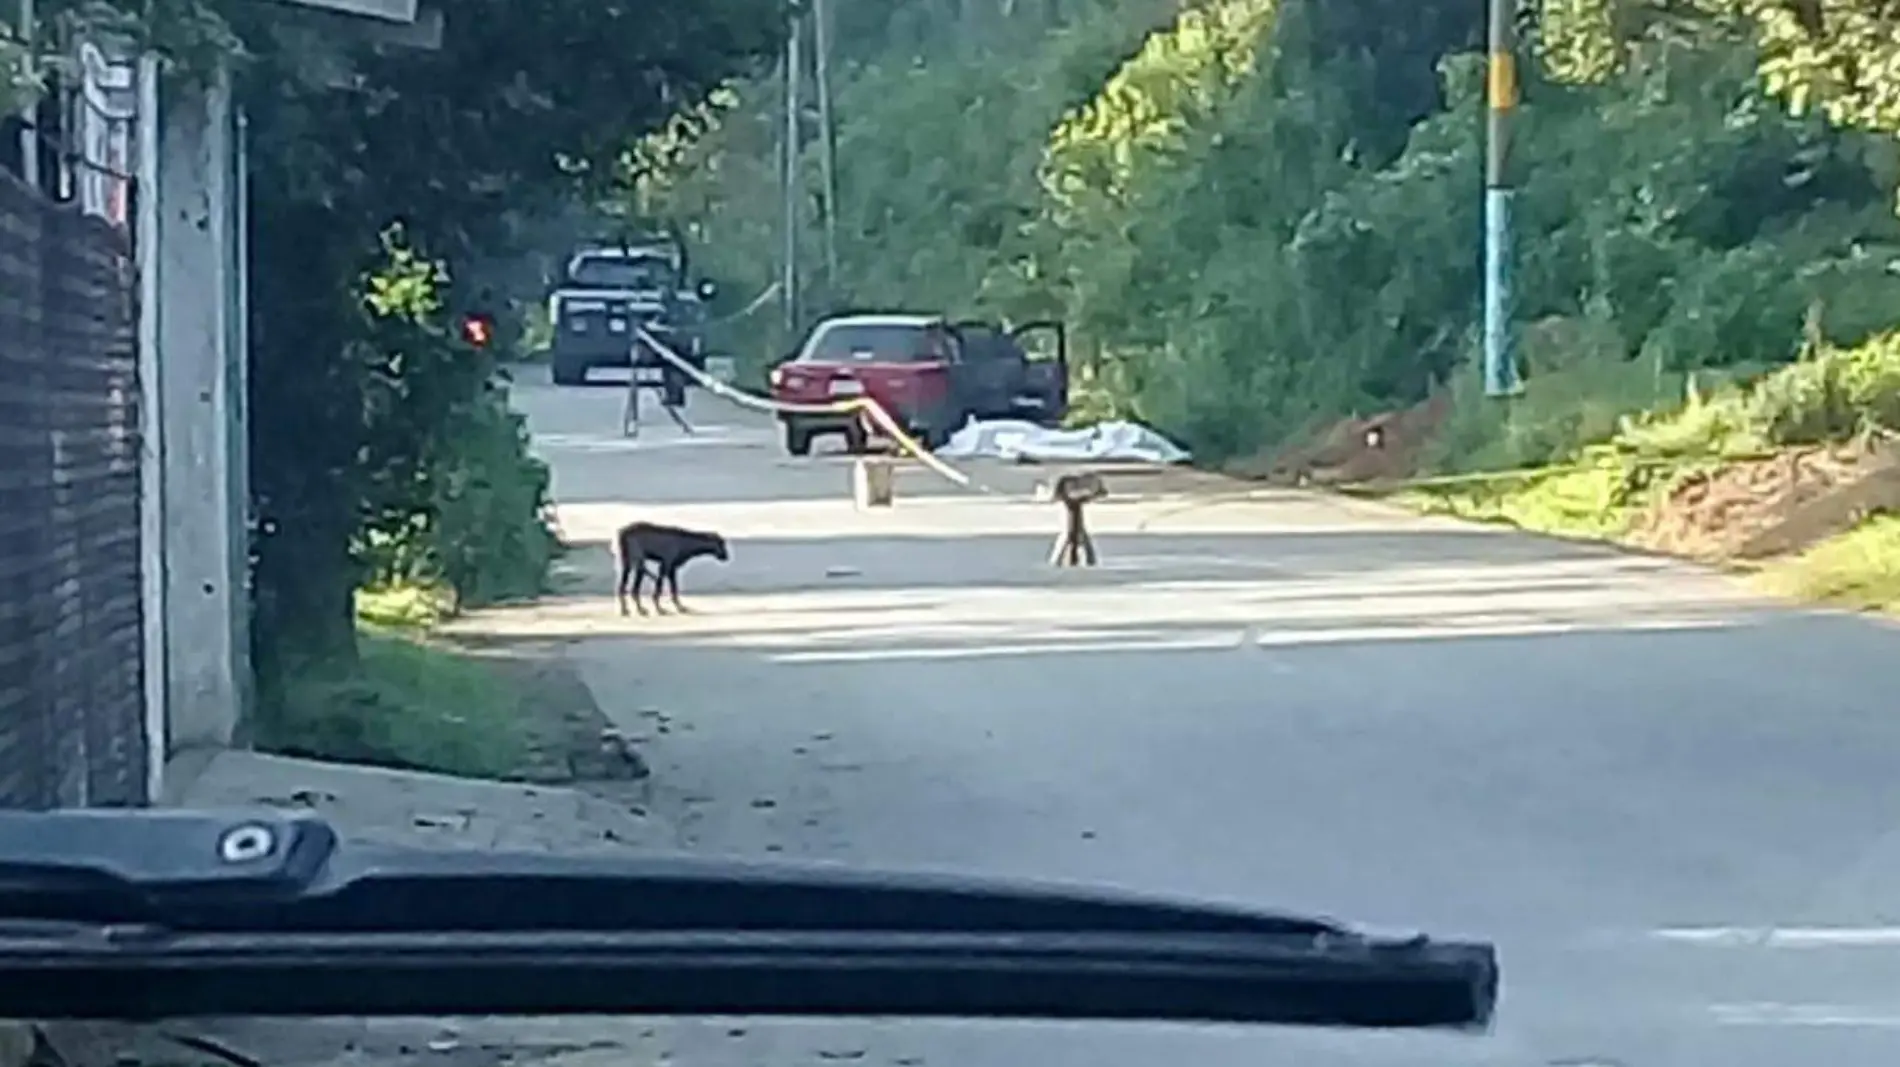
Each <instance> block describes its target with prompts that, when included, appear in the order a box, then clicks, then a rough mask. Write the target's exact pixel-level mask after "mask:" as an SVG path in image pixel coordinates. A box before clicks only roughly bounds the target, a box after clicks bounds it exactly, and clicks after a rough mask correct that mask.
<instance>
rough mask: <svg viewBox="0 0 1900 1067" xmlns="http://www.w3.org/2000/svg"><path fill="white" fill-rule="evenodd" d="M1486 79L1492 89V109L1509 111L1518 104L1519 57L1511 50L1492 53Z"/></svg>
mask: <svg viewBox="0 0 1900 1067" xmlns="http://www.w3.org/2000/svg"><path fill="white" fill-rule="evenodd" d="M1487 74H1488V76H1487V78H1486V79H1485V81H1486V85H1487V87H1488V88H1489V90H1490V97H1491V110H1493V111H1509V110H1511V109H1512V108H1514V107H1516V106H1517V57H1516V56H1514V55H1512V54H1511V53H1509V52H1493V53H1491V66H1490V70H1489V71H1488V72H1487Z"/></svg>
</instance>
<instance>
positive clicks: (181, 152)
mask: <svg viewBox="0 0 1900 1067" xmlns="http://www.w3.org/2000/svg"><path fill="white" fill-rule="evenodd" d="M158 118H159V122H158V125H159V171H158V175H159V180H158V213H159V220H158V223H159V225H158V228H159V234H158V247H157V251H158V299H157V302H156V304H155V306H154V307H153V309H152V310H154V311H156V312H157V313H158V352H159V357H160V358H159V360H158V380H159V392H160V396H159V404H160V407H159V412H158V422H159V424H160V426H161V427H162V440H163V448H162V471H163V494H162V495H163V499H164V512H163V521H164V548H163V552H164V558H165V571H166V574H165V616H164V617H165V625H166V646H167V654H166V660H167V675H168V677H167V693H166V703H167V705H168V721H167V730H166V733H167V735H168V738H169V745H168V747H167V749H166V750H162V754H163V755H164V756H170V755H175V754H176V753H178V752H179V751H181V750H184V749H190V748H200V747H213V748H215V747H223V746H226V745H229V744H230V743H231V742H232V739H233V737H234V736H235V734H236V732H237V728H238V724H239V721H240V720H241V718H242V713H243V687H242V684H241V682H240V679H239V676H238V672H239V665H240V663H241V659H240V656H239V653H238V644H237V637H238V634H239V633H240V623H241V622H242V620H243V618H244V615H245V614H246V613H245V612H242V611H240V610H239V608H240V605H241V604H243V603H244V602H245V598H244V596H243V590H242V587H241V584H240V583H239V582H238V581H237V580H236V576H237V575H240V574H242V573H243V566H244V561H243V559H242V558H241V553H242V551H243V550H242V548H241V547H240V546H241V543H242V542H241V541H240V539H239V536H238V535H239V534H240V533H241V531H242V530H243V527H244V524H243V520H242V513H241V511H239V510H238V509H237V507H236V504H237V497H238V494H237V492H236V491H234V487H236V486H240V485H242V481H241V480H240V479H239V478H238V476H237V472H236V471H234V469H233V464H234V463H235V462H236V461H237V460H238V459H239V458H240V457H241V455H242V453H241V451H240V450H239V449H237V448H234V447H233V445H232V439H231V438H232V434H233V433H234V432H235V431H236V430H237V429H238V428H239V427H241V425H242V421H241V417H234V414H233V413H234V411H241V405H242V398H241V396H238V395H237V394H238V393H239V392H240V391H241V388H242V384H243V375H242V371H241V369H240V370H234V369H233V363H234V359H233V357H234V355H235V353H233V352H232V350H231V349H232V342H233V340H234V331H233V328H232V322H231V318H232V312H233V300H232V294H233V292H234V285H235V277H234V273H233V264H232V260H233V258H234V257H233V255H232V249H233V247H234V243H233V234H232V224H233V219H234V218H235V212H234V210H233V203H234V191H235V185H236V173H235V170H234V168H233V167H232V157H233V148H234V146H233V139H234V138H233V133H234V129H235V123H234V122H233V118H232V105H231V83H230V78H229V75H228V74H220V75H219V76H218V77H216V78H214V79H212V80H211V82H210V84H206V85H196V84H186V83H179V84H168V85H166V86H164V90H163V92H161V99H160V107H159V112H158ZM155 755H159V754H155Z"/></svg>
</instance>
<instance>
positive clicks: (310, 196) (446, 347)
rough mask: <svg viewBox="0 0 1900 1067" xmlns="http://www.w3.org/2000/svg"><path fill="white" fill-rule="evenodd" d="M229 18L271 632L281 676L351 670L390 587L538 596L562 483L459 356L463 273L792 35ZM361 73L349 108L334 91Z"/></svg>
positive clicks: (566, 23)
mask: <svg viewBox="0 0 1900 1067" xmlns="http://www.w3.org/2000/svg"><path fill="white" fill-rule="evenodd" d="M225 15H226V17H227V18H228V19H229V21H230V25H231V26H232V28H233V29H234V30H235V31H236V34H237V36H238V37H239V38H241V39H242V40H243V41H244V42H245V45H246V49H247V53H248V55H247V58H246V61H245V62H244V64H243V66H242V68H241V74H242V77H241V81H240V87H241V94H242V99H243V100H244V102H245V106H246V108H247V111H248V112H249V114H250V117H251V130H252V134H253V149H252V158H253V174H252V186H251V188H252V193H253V197H254V204H253V209H252V218H253V233H252V251H253V271H252V276H253V289H252V297H253V301H252V306H251V309H250V311H251V320H252V331H251V337H252V342H253V352H252V358H253V367H252V382H253V393H252V397H251V400H252V415H253V418H252V441H251V456H252V464H253V486H254V490H255V506H256V509H257V512H258V519H259V529H260V534H259V536H258V538H257V543H256V545H255V546H254V552H255V585H256V590H257V617H256V625H255V632H256V637H257V643H258V649H257V651H258V662H259V665H260V668H261V669H263V670H265V671H266V672H269V671H272V670H273V669H275V668H277V667H279V666H281V664H282V663H283V661H284V659H285V658H286V657H287V656H289V655H293V654H294V655H334V656H349V655H351V654H352V652H353V649H354V631H353V619H352V610H351V592H352V590H353V589H354V587H355V586H356V585H357V583H358V582H359V581H362V580H364V579H365V578H366V577H374V576H377V575H378V574H382V575H388V574H391V573H394V572H410V573H417V572H421V573H426V574H428V575H429V576H432V577H436V578H439V579H441V580H443V581H446V582H448V583H450V584H451V585H452V586H454V588H455V590H456V592H457V593H458V594H459V595H460V596H461V597H463V598H464V599H465V600H467V601H482V600H487V599H493V598H496V597H501V596H508V595H516V594H521V593H526V592H532V591H535V590H536V589H537V588H538V586H539V582H540V580H541V578H542V576H543V572H544V569H545V565H546V561H547V558H548V554H549V552H550V550H551V541H550V538H549V536H548V533H547V530H546V527H545V524H544V515H543V510H544V508H545V504H546V484H547V483H546V472H545V470H543V469H541V467H540V465H539V464H538V463H537V462H535V461H534V460H532V459H531V458H529V456H528V454H527V451H526V447H525V435H524V433H523V430H522V427H521V426H520V424H519V420H518V419H517V418H515V417H514V416H513V415H511V414H510V413H509V412H508V410H507V407H506V393H505V389H504V388H503V387H502V385H501V384H500V383H499V382H498V381H497V380H496V378H495V376H494V374H493V371H494V369H495V368H494V366H493V362H492V356H491V355H490V354H489V353H486V352H480V351H475V350H471V349H469V348H468V347H467V346H465V345H463V344H461V343H460V341H459V340H458V339H457V338H456V336H455V334H454V331H453V329H452V318H451V313H452V312H453V311H454V310H455V309H456V308H457V307H460V306H463V304H464V303H465V302H466V301H468V300H469V299H470V296H469V294H466V293H458V292H457V291H456V287H455V284H454V282H455V270H454V269H453V267H454V265H455V264H457V263H462V262H468V261H470V260H472V259H474V258H476V257H478V256H482V255H488V256H491V257H492V256H494V255H496V254H506V253H507V252H509V251H510V250H511V249H510V245H511V243H512V241H513V239H515V238H516V237H517V236H518V235H519V233H520V232H521V229H522V226H521V224H522V221H523V220H524V219H526V218H532V217H539V216H542V215H545V214H548V213H551V212H554V211H555V210H557V209H558V208H559V207H560V205H562V204H566V203H573V202H575V201H577V200H578V201H583V202H584V201H586V200H588V199H590V198H596V197H600V196H603V195H605V194H606V193H607V191H608V190H611V189H612V188H614V187H616V185H617V183H618V182H619V181H621V180H622V178H623V177H624V173H625V169H626V166H627V163H628V159H629V148H630V146H631V145H632V144H633V143H634V142H635V140H636V139H637V138H638V137H640V136H642V135H644V134H645V133H647V132H648V131H651V130H653V129H656V128H659V127H661V126H663V125H664V124H665V123H667V122H668V121H669V119H671V118H672V117H673V116H675V115H676V114H678V113H679V112H681V111H682V110H688V109H690V108H691V107H692V106H694V105H695V104H697V103H698V102H700V101H703V100H704V99H706V98H707V96H708V95H709V94H711V93H712V92H714V91H715V90H716V89H717V88H718V87H719V86H720V85H721V84H723V83H724V82H726V81H727V80H729V79H731V78H734V77H737V76H742V75H745V74H747V73H749V72H751V71H753V70H755V69H756V68H757V65H758V64H759V63H760V62H761V61H762V60H763V59H764V57H767V56H769V55H770V54H772V53H773V52H774V51H775V50H776V49H777V47H778V45H779V42H780V40H781V27H782V25H783V17H782V15H783V11H782V4H781V2H780V0H695V2H694V3H691V4H686V3H667V4H650V3H641V4H635V3H630V2H625V0H549V2H546V3H540V4H520V3H514V2H504V0H475V2H472V3H470V4H463V5H460V6H458V7H456V8H455V9H454V10H453V11H451V12H449V13H448V25H447V29H446V32H445V34H444V39H443V44H442V47H441V49H440V50H438V51H427V52H418V51H402V50H388V51H382V50H377V49H373V48H368V47H346V46H341V45H339V44H337V43H336V42H335V41H334V40H330V39H323V38H317V37H314V36H312V35H311V34H310V33H308V32H307V31H304V30H301V29H299V28H297V27H296V26H294V25H293V24H290V23H287V22H285V21H283V20H281V19H279V18H277V17H276V13H274V12H273V11H272V10H271V9H268V8H266V7H265V6H263V5H235V4H234V5H232V6H231V8H230V9H229V10H227V11H226V12H225ZM337 70H344V71H348V72H350V76H349V77H348V78H347V79H346V80H347V82H348V83H349V87H347V88H336V87H334V85H333V84H331V83H333V82H335V81H336V80H337V79H335V78H334V77H333V76H332V75H333V72H335V71H337ZM392 226H393V227H397V228H396V229H392ZM520 251H523V252H525V251H526V250H525V249H521V250H520ZM444 262H446V263H447V264H448V265H449V269H446V270H445V269H443V267H442V264H443V263H444Z"/></svg>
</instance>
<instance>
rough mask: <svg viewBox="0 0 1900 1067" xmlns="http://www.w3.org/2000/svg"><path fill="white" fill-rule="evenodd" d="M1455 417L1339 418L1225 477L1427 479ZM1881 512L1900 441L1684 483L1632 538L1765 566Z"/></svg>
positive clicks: (1747, 464) (1897, 500) (1349, 481)
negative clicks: (1430, 460) (1435, 449)
mask: <svg viewBox="0 0 1900 1067" xmlns="http://www.w3.org/2000/svg"><path fill="white" fill-rule="evenodd" d="M1450 410H1451V404H1450V399H1449V397H1448V396H1447V395H1445V394H1439V395H1436V396H1433V397H1432V398H1430V399H1428V400H1426V401H1425V402H1423V403H1421V404H1418V405H1416V406H1414V407H1411V408H1407V409H1405V410H1402V411H1388V412H1381V413H1378V414H1374V415H1370V416H1354V417H1351V418H1347V419H1342V420H1340V421H1339V422H1337V423H1334V424H1333V425H1332V426H1330V427H1328V428H1326V429H1325V431H1324V432H1322V433H1319V434H1317V435H1315V436H1314V437H1312V438H1311V439H1310V440H1309V442H1308V443H1306V444H1303V445H1299V446H1295V447H1292V448H1288V449H1285V450H1283V451H1281V452H1279V453H1275V454H1271V455H1266V456H1261V457H1255V458H1254V459H1252V460H1249V461H1243V462H1241V463H1237V464H1234V465H1232V466H1231V467H1230V468H1229V469H1228V470H1227V472H1226V473H1228V474H1232V475H1235V476H1238V477H1242V478H1249V479H1255V480H1261V481H1267V482H1272V483H1275V484H1280V485H1313V486H1338V485H1379V484H1381V483H1385V484H1395V483H1400V482H1403V481H1405V480H1406V479H1409V478H1412V477H1415V476H1417V475H1418V474H1419V473H1421V470H1420V468H1421V464H1422V461H1423V460H1424V458H1425V456H1426V455H1427V454H1428V452H1429V449H1430V446H1431V444H1432V442H1433V439H1434V437H1435V436H1436V435H1437V434H1438V432H1439V431H1440V430H1441V429H1442V428H1443V426H1444V424H1445V421H1446V418H1447V416H1448V415H1449V414H1450ZM1879 513H1900V442H1895V441H1891V440H1887V441H1873V442H1865V441H1864V442H1854V443H1848V444H1839V445H1825V446H1813V447H1804V448H1792V449H1788V450H1786V451H1784V452H1782V453H1780V454H1779V455H1775V456H1771V457H1766V458H1760V459H1747V460H1736V461H1732V462H1729V463H1726V464H1724V465H1722V466H1720V467H1717V468H1715V469H1713V470H1710V471H1707V472H1703V473H1699V474H1694V475H1691V476H1688V477H1686V478H1684V479H1683V480H1682V481H1681V482H1680V483H1679V484H1677V485H1675V486H1673V487H1672V488H1671V489H1670V490H1669V491H1668V492H1667V493H1666V494H1665V495H1664V496H1663V497H1662V498H1661V499H1659V500H1657V501H1655V502H1654V503H1652V504H1650V505H1649V506H1648V507H1647V508H1646V509H1645V510H1644V511H1643V512H1642V513H1641V514H1639V515H1637V516H1636V518H1635V520H1634V521H1633V522H1632V523H1631V524H1630V527H1629V535H1628V538H1627V540H1628V541H1629V542H1630V543H1632V544H1635V545H1638V546H1641V547H1643V548H1648V549H1652V550H1655V551H1659V552H1667V553H1671V554H1674V555H1680V556H1685V557H1690V558H1695V559H1703V560H1711V561H1716V560H1736V561H1754V560H1766V559H1771V558H1775V557H1779V556H1786V555H1789V554H1792V553H1796V552H1800V551H1802V550H1803V549H1806V548H1809V547H1811V546H1813V545H1815V544H1817V543H1819V542H1821V541H1823V540H1826V539H1827V538H1830V537H1833V536H1835V535H1837V534H1840V533H1844V532H1846V531H1848V530H1851V529H1853V528H1854V527H1856V526H1857V525H1859V524H1860V523H1861V522H1863V521H1864V520H1865V519H1866V518H1867V517H1869V516H1870V515H1874V514H1879Z"/></svg>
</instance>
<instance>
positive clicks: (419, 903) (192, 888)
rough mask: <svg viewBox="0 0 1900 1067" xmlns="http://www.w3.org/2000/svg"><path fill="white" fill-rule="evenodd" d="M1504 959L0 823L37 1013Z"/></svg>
mask: <svg viewBox="0 0 1900 1067" xmlns="http://www.w3.org/2000/svg"><path fill="white" fill-rule="evenodd" d="M1497 987H1498V966H1497V960H1496V954H1495V951H1494V950H1493V948H1492V947H1491V946H1490V945H1487V944H1481V943H1450V942H1439V941H1433V940H1430V939H1427V938H1424V937H1414V938H1399V939H1380V938H1374V937H1370V936H1367V935H1364V934H1360V933H1357V932H1355V931H1353V930H1351V929H1349V928H1347V927H1343V926H1339V925H1336V924H1334V923H1330V922H1326V921H1322V920H1317V919H1311V918H1304V917H1298V916H1285V915H1275V914H1270V913H1256V912H1250V911H1246V910H1242V909H1235V908H1225V907H1215V906H1203V905H1197V904H1183V903H1179V902H1174V901H1168V900H1154V899H1144V898H1141V897H1134V896H1121V895H1116V894H1111V893H1104V892H1099V891H1091V890H1072V889H1062V888H1053V887H1047V886H1035V885H1023V884H1014V883H1007V882H1001V883H999V882H991V881H985V880H975V879H960V878H943V877H931V876H919V875H914V874H886V873H878V872H862V871H856V870H846V869H834V868H829V867H822V866H791V865H777V864H769V865H768V864H754V863H740V862H712V861H704V860H690V859H684V858H649V859H626V858H619V857H595V856H589V857H568V856H554V855H548V854H541V853H504V852H473V851H468V852H461V851H457V852H446V851H436V850H421V849H400V848H390V847H378V846H367V845H361V844H357V843H348V844H345V843H343V842H341V841H340V840H339V839H338V836H337V834H336V833H335V831H334V830H332V829H331V828H330V827H329V826H328V825H327V824H325V823H324V822H322V821H320V820H318V819H314V818H307V817H296V816H285V817H281V818H257V817H253V816H248V815H240V816H221V815H217V814H210V813H188V812H169V811H168V812H116V811H115V812H107V811H83V812H60V813H55V814H45V815H35V814H21V813H0V1004H5V1005H6V1006H7V1013H8V1015H9V1016H10V1017H14V1018H41V1019H52V1018H67V1019H72V1018H91V1019H157V1018H178V1017H184V1016H194V1015H198V1016H203V1015H358V1016H365V1015H541V1014H665V1015H688V1014H691V1015H818V1016H841V1015H853V1016H865V1015H885V1016H888V1015H913V1016H965V1017H969V1016H980V1017H990V1018H998V1017H1015V1018H1042V1019H1064V1018H1067V1019H1084V1018H1086V1019H1152V1020H1181V1021H1224V1022H1254V1023H1279V1024H1289V1025H1309V1026H1351V1027H1464V1028H1473V1027H1482V1026H1484V1025H1486V1024H1488V1022H1489V1021H1490V1017H1491V1013H1492V1010H1493V1008H1494V1006H1495V1003H1496V998H1497Z"/></svg>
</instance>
